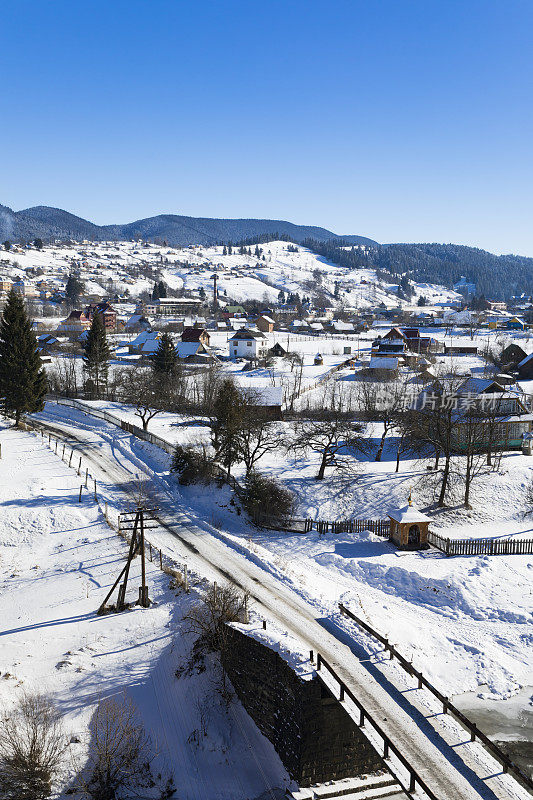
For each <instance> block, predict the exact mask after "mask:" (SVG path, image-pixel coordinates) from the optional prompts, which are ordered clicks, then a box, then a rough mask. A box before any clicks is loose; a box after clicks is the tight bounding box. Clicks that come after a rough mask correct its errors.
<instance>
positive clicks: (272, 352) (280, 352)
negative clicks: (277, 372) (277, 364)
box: [268, 342, 287, 358]
mask: <svg viewBox="0 0 533 800" xmlns="http://www.w3.org/2000/svg"><path fill="white" fill-rule="evenodd" d="M268 355H269V356H272V357H273V358H283V356H286V355H287V351H286V350H285V348H284V347H282V346H281V345H280V343H279V342H276V344H274V345H272V347H271V348H270V349H269V351H268Z"/></svg>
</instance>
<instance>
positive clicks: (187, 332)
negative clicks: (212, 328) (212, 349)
mask: <svg viewBox="0 0 533 800" xmlns="http://www.w3.org/2000/svg"><path fill="white" fill-rule="evenodd" d="M181 341H182V342H196V343H198V342H201V344H203V345H205V347H209V341H210V336H209V333H208V332H207V331H206V329H205V328H197V327H195V326H189V325H188V326H186V327H185V328H184V329H183V331H182V334H181Z"/></svg>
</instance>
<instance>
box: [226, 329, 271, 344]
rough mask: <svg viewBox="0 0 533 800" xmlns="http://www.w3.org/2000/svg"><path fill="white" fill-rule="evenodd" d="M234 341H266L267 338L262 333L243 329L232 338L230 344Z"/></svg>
mask: <svg viewBox="0 0 533 800" xmlns="http://www.w3.org/2000/svg"><path fill="white" fill-rule="evenodd" d="M233 339H266V336H265V334H264V333H262V332H261V331H257V330H252V329H251V328H241V329H240V330H238V331H236V333H234V334H233V336H231V337H230V342H231V341H232V340H233Z"/></svg>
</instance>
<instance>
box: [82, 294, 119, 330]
mask: <svg viewBox="0 0 533 800" xmlns="http://www.w3.org/2000/svg"><path fill="white" fill-rule="evenodd" d="M96 314H100V316H101V317H102V319H103V322H104V327H105V329H106V330H108V331H114V330H115V329H116V327H117V312H116V311H115V309H114V308H113V306H112V305H111V304H110V303H108V302H107V300H102V301H101V302H99V303H91V305H89V306H87V308H86V310H85V315H86V316H87V317H88V319H89V320H90V321H91V322H92V321H93V318H94V316H95V315H96Z"/></svg>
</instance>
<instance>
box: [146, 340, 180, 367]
mask: <svg viewBox="0 0 533 800" xmlns="http://www.w3.org/2000/svg"><path fill="white" fill-rule="evenodd" d="M177 365H178V357H177V355H176V348H175V347H174V342H173V341H172V336H171V335H170V333H164V334H163V335H162V337H161V339H160V340H159V344H158V345H157V350H156V351H155V353H154V355H153V356H152V367H153V369H154V372H156V373H159V374H162V375H173V374H174V373H175V372H176V368H177Z"/></svg>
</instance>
